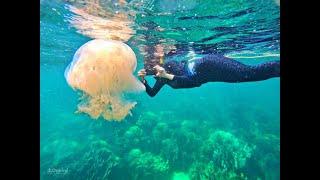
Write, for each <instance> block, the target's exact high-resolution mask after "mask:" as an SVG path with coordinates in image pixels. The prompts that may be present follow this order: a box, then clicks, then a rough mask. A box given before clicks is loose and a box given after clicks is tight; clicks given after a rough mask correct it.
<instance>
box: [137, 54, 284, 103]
mask: <svg viewBox="0 0 320 180" xmlns="http://www.w3.org/2000/svg"><path fill="white" fill-rule="evenodd" d="M151 71H152V72H151ZM150 74H154V77H155V79H156V83H155V85H154V87H153V88H151V87H150V86H149V85H148V82H147V81H146V80H145V76H146V75H150ZM138 76H139V77H140V80H141V82H142V83H143V84H144V85H145V87H146V92H147V94H148V95H149V96H151V97H154V96H155V95H156V94H157V93H158V92H159V91H160V89H161V88H162V87H163V86H164V85H165V84H167V85H169V86H171V87H172V88H174V89H179V88H194V87H200V86H201V85H202V84H205V83H207V82H226V83H240V82H250V81H262V80H267V79H270V78H274V77H280V61H270V62H266V63H262V64H258V65H246V64H243V63H241V62H238V61H236V60H234V59H231V58H227V57H224V56H222V55H218V54H209V55H206V56H204V57H202V58H198V59H194V60H191V61H187V60H184V61H174V60H171V61H168V62H165V63H164V64H162V65H161V64H160V65H155V66H154V67H153V69H152V70H150V69H149V70H146V69H141V70H139V71H138Z"/></svg>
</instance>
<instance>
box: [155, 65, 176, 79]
mask: <svg viewBox="0 0 320 180" xmlns="http://www.w3.org/2000/svg"><path fill="white" fill-rule="evenodd" d="M153 68H154V69H156V71H157V74H156V75H155V76H156V77H161V78H166V79H170V80H172V79H173V77H174V75H172V74H168V73H167V72H166V70H165V69H164V68H163V67H161V66H159V65H156V66H154V67H153Z"/></svg>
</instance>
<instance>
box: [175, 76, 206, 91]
mask: <svg viewBox="0 0 320 180" xmlns="http://www.w3.org/2000/svg"><path fill="white" fill-rule="evenodd" d="M172 81H174V82H175V83H176V84H178V85H180V86H183V87H184V88H191V87H199V86H201V83H199V81H198V80H197V79H196V78H195V76H176V75H173V78H172Z"/></svg>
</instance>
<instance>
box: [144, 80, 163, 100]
mask: <svg viewBox="0 0 320 180" xmlns="http://www.w3.org/2000/svg"><path fill="white" fill-rule="evenodd" d="M142 83H143V84H144V86H145V87H146V92H147V94H148V95H149V96H150V97H154V96H155V95H156V94H157V93H158V92H159V91H160V89H161V88H162V87H163V85H164V84H165V83H164V82H163V81H162V80H160V79H158V80H157V81H156V83H155V84H154V86H153V88H151V87H150V86H149V84H148V82H147V81H146V80H145V79H144V80H143V81H142Z"/></svg>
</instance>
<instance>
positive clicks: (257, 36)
mask: <svg viewBox="0 0 320 180" xmlns="http://www.w3.org/2000/svg"><path fill="white" fill-rule="evenodd" d="M97 2H99V1H97ZM100 2H101V4H103V7H106V9H107V7H112V8H111V10H110V11H117V10H118V9H117V7H113V6H112V5H114V3H113V2H114V1H100ZM137 2H138V1H131V2H130V4H129V6H127V8H129V9H131V10H134V11H135V12H136V16H135V17H131V19H132V21H133V22H134V24H133V26H132V28H133V29H134V30H135V33H134V34H133V35H132V37H131V38H130V39H128V41H126V43H127V44H128V45H129V46H131V47H132V48H133V49H134V51H135V53H136V55H137V58H138V67H137V70H139V69H140V68H141V67H143V55H142V53H141V51H139V47H140V46H141V45H146V46H153V45H155V44H157V43H159V42H161V43H163V44H164V45H167V46H166V47H171V46H172V45H174V46H175V47H176V49H177V53H176V55H173V56H168V57H167V58H168V59H169V58H173V59H186V58H191V57H190V52H192V53H193V54H195V56H202V55H204V54H207V53H210V52H219V53H222V54H225V55H226V56H230V57H233V58H235V59H237V60H239V61H242V62H245V63H249V64H251V63H252V64H255V63H261V62H265V61H271V60H278V59H279V42H280V24H279V23H280V22H279V21H280V20H279V6H278V5H277V4H276V2H275V1H273V0H256V1H249V0H237V1H235V0H234V1H233V0H231V1H223V0H208V1H200V0H180V1H179V0H176V1H170V3H169V1H165V0H163V1H157V0H154V1H144V3H143V5H140V6H137V5H135V3H137ZM76 3H77V2H74V1H59V0H56V1H46V0H43V1H40V4H41V6H40V8H41V9H40V13H41V16H40V18H41V19H40V33H41V34H40V35H41V37H40V41H41V42H40V43H41V44H40V45H41V46H40V60H41V62H40V73H41V74H40V81H41V82H40V103H41V105H40V163H41V164H40V176H41V179H43V180H45V179H139V180H140V179H201V180H202V179H280V177H279V176H280V158H279V157H280V80H279V78H273V79H269V80H266V81H261V82H251V83H240V84H228V83H208V84H205V85H202V86H201V87H200V88H193V89H179V90H173V89H171V88H170V87H164V88H163V89H162V90H161V92H160V93H159V94H157V96H156V97H154V98H150V97H149V96H147V94H146V93H141V94H137V95H132V96H133V98H134V99H135V100H136V101H137V102H138V104H137V105H136V107H135V108H134V109H133V111H132V116H128V117H126V119H125V120H123V121H122V122H109V121H105V120H103V119H102V118H101V119H98V120H93V119H91V118H90V117H89V116H87V115H85V114H76V113H75V111H76V108H77V104H78V98H79V96H78V94H77V92H75V91H73V90H72V89H71V88H70V87H69V86H68V84H67V83H66V81H65V79H64V70H65V68H66V67H67V65H68V64H69V63H70V62H71V60H72V57H73V54H74V53H75V51H76V50H77V49H78V48H79V47H80V46H81V45H82V44H84V43H85V42H87V41H89V40H91V39H92V38H90V37H88V36H86V35H83V34H81V33H79V32H77V29H76V28H74V27H73V26H72V25H71V24H70V22H69V21H68V20H69V19H70V18H72V17H73V13H72V12H70V11H69V8H68V6H67V5H74V4H76ZM122 10H123V11H124V12H128V10H127V9H121V8H119V11H122ZM146 22H147V23H150V22H153V23H155V24H156V25H157V26H159V27H161V28H163V29H164V30H163V31H156V30H145V29H144V28H143V27H144V26H145V23H146ZM145 36H149V37H151V38H150V39H149V40H145V39H144V38H143V37H145ZM149 81H150V83H153V80H152V78H149Z"/></svg>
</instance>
